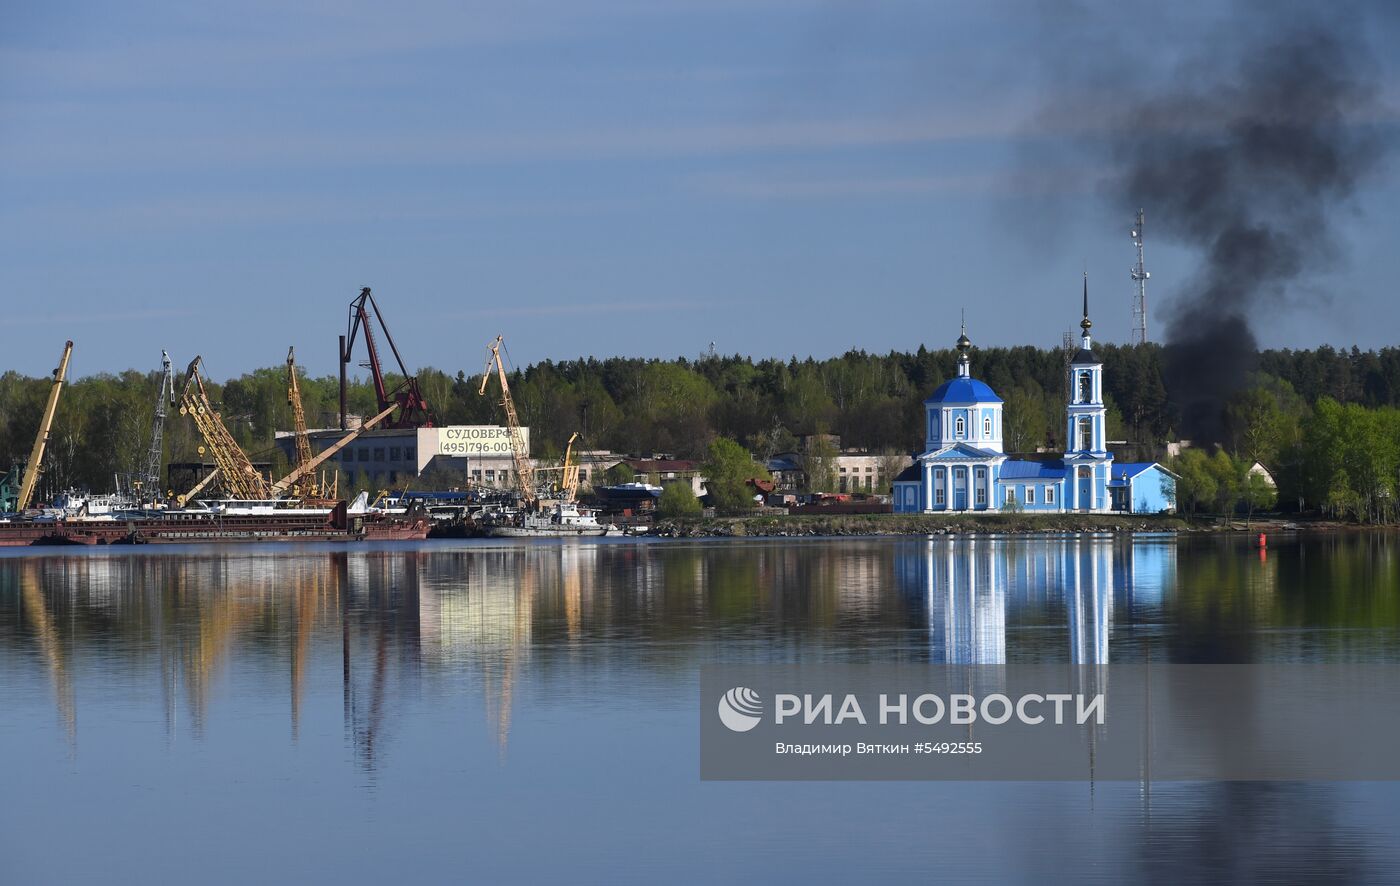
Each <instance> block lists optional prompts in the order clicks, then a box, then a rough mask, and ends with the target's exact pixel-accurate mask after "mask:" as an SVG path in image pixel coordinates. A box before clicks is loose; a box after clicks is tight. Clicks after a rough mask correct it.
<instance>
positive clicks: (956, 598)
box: [895, 536, 1176, 665]
mask: <svg viewBox="0 0 1400 886" xmlns="http://www.w3.org/2000/svg"><path fill="white" fill-rule="evenodd" d="M919 544H920V545H921V549H919V548H916V549H911V548H909V547H905V548H901V549H900V550H899V551H897V552H896V554H895V558H896V561H897V562H896V574H897V576H898V578H899V582H900V585H901V587H902V588H903V589H904V590H905V591H906V593H908V594H909V595H911V596H917V597H918V598H921V599H922V600H923V601H924V605H925V606H926V611H927V617H928V627H929V658H930V660H931V661H936V662H944V663H947V664H1003V663H1005V662H1006V661H1007V648H1006V634H1007V621H1008V618H1011V619H1012V620H1016V619H1017V618H1018V617H1019V616H1020V615H1021V614H1022V613H1030V614H1032V617H1037V616H1038V617H1043V616H1044V615H1045V614H1048V613H1054V612H1056V611H1062V617H1061V618H1062V621H1061V619H1060V618H1057V619H1055V620H1056V621H1061V623H1062V624H1063V625H1064V626H1065V628H1066V629H1067V633H1068V655H1067V660H1068V661H1070V662H1073V663H1075V664H1099V665H1106V664H1108V662H1109V640H1110V638H1111V636H1112V633H1113V625H1114V618H1113V613H1114V608H1115V607H1121V608H1124V609H1126V610H1127V611H1129V612H1131V611H1132V610H1133V607H1134V606H1135V605H1138V606H1141V605H1142V604H1143V603H1144V602H1147V603H1149V604H1151V605H1156V604H1159V603H1160V600H1161V589H1162V588H1163V587H1164V586H1166V585H1168V584H1170V582H1171V581H1172V576H1173V574H1174V572H1175V563H1176V546H1175V544H1174V543H1163V542H1161V541H1146V540H1144V541H1138V542H1134V541H1131V540H1128V541H1123V540H1115V539H1113V538H1091V537H1082V536H1081V537H1073V538H1066V539H1055V540H1044V541H1035V542H1026V541H1024V540H1019V539H995V538H993V539H976V538H972V539H957V538H949V537H939V538H931V539H928V540H927V541H924V542H922V543H919ZM1035 652H1036V654H1035V655H1034V656H1022V657H1037V658H1044V657H1051V658H1055V657H1058V656H1046V655H1044V652H1045V650H1043V649H1036V650H1035Z"/></svg>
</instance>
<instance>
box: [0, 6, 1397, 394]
mask: <svg viewBox="0 0 1400 886" xmlns="http://www.w3.org/2000/svg"><path fill="white" fill-rule="evenodd" d="M1218 9H1219V6H1218V4H1214V3H1202V4H1199V5H1193V4H1190V3H1186V4H1152V3H1141V2H1129V3H1104V4H1093V3H1081V4H1071V3H1064V4H1054V5H1050V4H1045V5H1041V4H1035V3H1030V2H1009V0H1008V2H988V3H965V2H928V0H918V2H870V3H855V2H846V3H840V2H799V0H676V2H665V0H598V2H587V3H585V2H578V0H573V2H569V0H514V2H500V3H475V2H460V0H459V2H445V0H444V2H435V0H426V2H414V0H407V2H399V3H393V4H388V3H383V2H373V3H371V2H365V0H343V2H331V0H324V2H311V0H308V2H299V0H276V2H248V3H227V4H191V3H155V2H143V0H129V2H124V3H120V4H114V3H104V2H95V0H91V2H62V0H58V2H53V3H44V4H21V3H12V4H5V5H3V6H2V7H0V287H3V289H4V291H5V293H6V303H7V308H8V309H7V310H6V312H5V314H6V317H5V319H6V321H7V323H8V325H9V326H10V330H9V332H10V334H9V335H7V336H6V341H7V348H6V354H5V359H4V361H3V364H0V368H3V369H15V370H18V371H20V372H23V373H25V374H30V375H39V374H45V373H47V372H48V371H49V370H50V369H51V368H52V367H53V365H54V364H55V363H56V362H57V359H58V356H59V354H60V352H61V350H62V345H63V341H64V339H67V338H71V339H73V340H74V342H75V349H74V355H73V363H72V370H73V372H74V373H75V374H76V375H88V374H92V373H97V372H118V371H121V370H124V369H127V368H137V369H141V370H151V369H155V368H156V367H157V366H158V365H159V361H160V351H161V349H163V348H164V349H167V350H169V351H170V352H171V355H172V357H173V358H174V359H175V361H176V362H177V364H180V365H183V363H185V362H187V361H188V360H189V359H190V358H191V357H193V356H194V355H195V354H196V353H198V354H201V355H202V356H203V357H204V360H205V364H206V367H207V371H208V373H209V374H210V375H211V376H212V377H214V378H225V377H230V376H234V375H238V374H240V373H243V372H246V371H248V370H251V369H253V368H255V367H259V366H275V365H279V364H280V363H281V361H282V360H283V359H284V358H285V354H286V348H287V346H288V345H294V346H295V347H296V349H297V354H298V358H299V360H300V362H301V363H302V364H303V365H304V366H306V367H307V369H308V370H309V371H310V372H311V373H313V374H316V375H323V374H331V373H334V372H335V371H336V336H337V335H339V334H341V333H342V332H344V331H345V324H346V309H347V306H348V304H349V302H350V301H351V300H352V299H353V298H354V297H355V296H356V295H357V294H358V292H359V290H360V288H361V287H363V286H370V287H372V288H373V291H374V293H375V296H376V298H377V299H378V300H379V303H380V305H381V307H382V308H383V309H384V311H385V314H386V318H387V320H388V322H389V325H390V329H391V331H392V332H393V334H394V337H395V339H396V340H397V342H398V344H399V347H400V351H401V352H402V353H403V354H404V356H405V359H406V360H407V362H408V363H409V365H410V368H411V369H413V368H418V367H422V366H435V367H438V368H441V369H446V370H449V371H455V370H457V369H465V370H467V371H468V372H469V373H470V372H474V371H478V370H479V368H480V366H481V365H482V364H483V360H484V357H485V353H486V351H485V345H486V343H487V342H488V341H489V340H491V339H492V338H494V337H495V335H496V334H498V333H501V334H504V335H505V337H506V341H507V346H508V349H509V351H510V354H511V358H512V360H513V361H514V362H515V363H516V364H519V365H525V364H527V363H530V362H534V361H538V360H541V359H546V358H554V359H569V358H574V357H579V356H590V355H591V356H599V357H606V356H612V355H625V356H657V357H665V358H670V357H676V356H696V355H699V354H701V353H703V352H705V351H706V350H707V349H708V348H709V347H710V343H711V342H713V343H714V347H715V349H716V350H717V351H719V352H721V353H727V354H733V353H740V354H746V355H752V356H754V357H767V356H777V357H784V358H786V357H789V356H792V355H796V356H799V357H805V356H808V355H812V356H816V357H824V356H830V355H835V354H840V353H842V352H844V351H846V350H848V349H851V348H861V349H865V350H867V351H874V352H885V351H889V350H891V349H898V350H912V349H915V348H917V347H918V346H919V345H920V344H924V345H927V346H929V347H932V348H939V347H947V346H950V345H951V343H952V341H953V340H954V339H955V338H956V337H957V335H958V328H957V327H958V318H959V316H960V313H961V312H963V311H965V312H966V318H967V326H968V334H969V336H970V337H971V338H972V339H973V340H974V341H975V342H976V343H977V344H979V345H1015V344H1032V345H1039V346H1055V345H1058V343H1059V340H1060V336H1061V334H1062V333H1063V332H1064V331H1067V330H1071V329H1074V328H1075V327H1076V326H1077V321H1078V308H1079V293H1080V287H1081V280H1082V274H1083V273H1084V272H1085V271H1086V270H1087V272H1088V274H1089V286H1090V294H1091V300H1092V308H1093V314H1094V322H1095V327H1094V329H1095V333H1096V334H1097V335H1098V336H1099V337H1100V338H1101V339H1106V340H1110V341H1127V340H1128V338H1129V334H1130V328H1131V320H1132V316H1131V296H1132V294H1133V283H1132V281H1131V280H1130V279H1129V269H1130V267H1131V265H1132V263H1133V261H1134V258H1135V256H1134V250H1133V245H1132V241H1131V239H1130V237H1129V230H1130V227H1131V225H1132V218H1131V216H1130V215H1129V214H1127V213H1125V212H1124V211H1123V205H1125V201H1124V199H1122V195H1106V194H1104V193H1103V185H1102V183H1103V181H1105V180H1106V179H1107V178H1111V175H1110V173H1111V170H1106V169H1103V168H1102V164H1103V163H1104V162H1105V161H1103V160H1102V159H1101V158H1098V157H1096V156H1094V155H1092V154H1090V153H1085V152H1082V151H1076V150H1075V149H1074V148H1073V146H1074V145H1075V144H1077V143H1078V142H1079V141H1080V140H1082V139H1083V137H1084V135H1085V133H1086V132H1092V131H1093V128H1094V127H1095V126H1099V125H1105V124H1104V123H1103V121H1104V120H1106V119H1107V118H1109V117H1111V116H1112V114H1111V111H1112V109H1113V106H1114V103H1115V101H1116V97H1115V88H1116V84H1115V83H1114V82H1112V79H1111V78H1106V79H1105V81H1104V82H1102V83H1097V84H1088V85H1087V86H1086V85H1085V84H1083V83H1080V84H1079V87H1080V88H1084V89H1086V92H1085V94H1084V95H1082V96H1080V97H1079V99H1080V100H1079V101H1078V102H1077V106H1078V107H1081V108H1082V109H1083V113H1080V114H1075V115H1070V116H1068V117H1065V116H1061V117H1054V116H1052V115H1047V113H1046V111H1045V109H1046V108H1047V106H1048V105H1047V93H1048V92H1049V91H1050V89H1049V87H1048V86H1047V81H1048V78H1049V77H1050V76H1051V75H1050V74H1049V73H1048V72H1051V71H1053V70H1054V68H1055V65H1056V62H1057V60H1059V59H1063V58H1066V57H1069V58H1073V57H1074V56H1075V55H1076V54H1077V53H1097V52H1112V53H1114V54H1115V55H1116V54H1119V53H1121V54H1122V55H1123V57H1124V58H1125V59H1127V60H1128V63H1127V64H1125V65H1124V66H1123V70H1122V77H1123V78H1124V81H1125V82H1130V81H1132V80H1133V79H1134V78H1139V77H1154V76H1163V74H1162V73H1161V72H1162V71H1164V70H1169V69H1170V64H1169V63H1170V61H1171V60H1172V59H1174V58H1176V57H1178V56H1179V55H1180V54H1181V53H1183V52H1185V51H1187V50H1188V49H1189V48H1191V47H1193V46H1196V45H1198V44H1199V42H1200V39H1201V35H1202V34H1204V33H1208V32H1209V31H1210V29H1211V28H1212V27H1214V26H1217V25H1218V21H1216V19H1217V18H1218ZM1338 14H1347V13H1345V12H1339V13H1338ZM1076 21H1087V22H1092V25H1093V28H1092V30H1093V33H1094V34H1096V35H1105V34H1107V35H1112V36H1111V37H1110V38H1109V39H1112V40H1115V41H1117V40H1119V38H1120V37H1121V41H1120V42H1119V43H1118V44H1117V45H1105V44H1103V43H1101V42H1099V41H1100V40H1102V39H1103V38H1102V37H1101V36H1099V37H1095V38H1093V39H1088V38H1086V39H1085V40H1083V41H1080V40H1079V39H1077V37H1076V27H1075V25H1074V23H1075V22H1076ZM1394 24H1395V22H1394V21H1393V20H1390V19H1389V17H1387V20H1385V21H1380V22H1368V23H1367V25H1366V26H1367V28H1368V29H1373V31H1374V34H1375V36H1376V39H1377V40H1378V42H1380V43H1382V44H1385V43H1389V42H1391V41H1390V39H1389V36H1387V35H1388V34H1389V32H1388V31H1387V30H1386V29H1392V30H1393V25H1394ZM1390 36H1393V35H1390ZM1138 54H1140V56H1141V57H1138ZM1381 55H1382V67H1381V69H1380V70H1379V71H1378V74H1377V76H1378V88H1379V89H1380V90H1381V92H1382V94H1383V95H1384V96H1386V98H1387V101H1388V102H1389V98H1390V97H1391V96H1394V95H1396V94H1397V93H1400V90H1397V89H1396V78H1397V72H1396V70H1395V67H1394V63H1392V62H1391V61H1390V60H1389V59H1388V58H1385V53H1382V54H1381ZM1389 106H1390V107H1394V106H1395V103H1394V102H1389ZM1099 110H1102V111H1103V113H1102V115H1100V114H1099V113H1097V112H1098V111H1099ZM1371 122H1372V123H1374V124H1377V125H1382V126H1393V125H1394V120H1393V119H1391V118H1387V119H1384V120H1381V121H1371ZM1041 158H1043V163H1042V162H1041ZM1397 197H1400V188H1397V179H1396V170H1395V167H1394V165H1393V164H1390V163H1387V164H1383V165H1382V167H1381V168H1380V169H1379V170H1378V171H1377V172H1376V173H1374V174H1373V175H1371V176H1370V177H1369V178H1368V180H1367V181H1366V182H1365V183H1364V186H1363V188H1362V190H1361V194H1360V196H1359V198H1358V199H1356V200H1354V201H1352V202H1351V203H1349V204H1347V205H1345V206H1343V207H1339V208H1338V210H1337V220H1336V226H1337V239H1338V245H1339V249H1338V251H1337V255H1336V257H1335V259H1334V261H1333V262H1332V264H1331V265H1330V266H1329V267H1327V268H1324V269H1321V270H1320V271H1319V272H1317V273H1315V274H1311V275H1308V276H1307V278H1306V279H1305V280H1303V281H1300V283H1299V284H1298V285H1297V286H1296V287H1295V288H1294V291H1293V292H1291V293H1290V295H1291V296H1292V298H1290V299H1289V300H1288V302H1287V304H1286V306H1284V307H1281V308H1279V309H1277V310H1271V311H1270V312H1269V313H1268V316H1263V317H1259V318H1257V330H1258V335H1259V339H1260V341H1261V344H1262V345H1264V346H1267V347H1313V346H1316V345H1319V344H1323V343H1330V344H1333V345H1337V346H1347V347H1349V346H1351V345H1353V344H1356V345H1360V346H1361V347H1363V348H1374V347H1381V346H1385V345H1390V344H1395V343H1396V338H1395V331H1394V330H1395V328H1396V324H1395V323H1394V322H1393V321H1394V319H1395V316H1396V308H1395V307H1394V303H1395V291H1394V281H1395V280H1397V279H1400V255H1397V250H1396V249H1395V244H1396V243H1397V234H1400V219H1398V218H1397V215H1396V212H1395V210H1394V207H1395V206H1396V205H1400V204H1397ZM1128 202H1130V201H1128ZM1144 208H1145V209H1146V211H1147V220H1148V221H1147V227H1146V239H1147V245H1146V249H1147V266H1148V269H1149V271H1150V272H1151V273H1152V279H1151V282H1150V283H1149V309H1150V319H1149V336H1151V337H1156V336H1155V335H1154V333H1155V332H1156V330H1158V329H1160V328H1162V327H1163V326H1164V323H1163V320H1164V318H1165V317H1167V316H1169V312H1170V310H1171V304H1172V299H1173V296H1174V293H1176V292H1177V291H1178V290H1179V289H1180V287H1181V286H1183V285H1185V284H1186V282H1187V281H1188V279H1189V278H1190V276H1191V274H1192V270H1193V268H1194V267H1195V261H1196V256H1195V255H1194V253H1193V252H1192V251H1191V250H1190V249H1189V248H1186V247H1185V246H1183V245H1180V244H1176V243H1170V242H1165V241H1154V240H1153V234H1152V231H1153V229H1152V218H1153V215H1152V207H1150V206H1148V207H1144Z"/></svg>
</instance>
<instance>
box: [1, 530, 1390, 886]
mask: <svg viewBox="0 0 1400 886" xmlns="http://www.w3.org/2000/svg"><path fill="white" fill-rule="evenodd" d="M1144 659H1151V660H1153V661H1168V662H1193V663H1227V662H1228V663H1235V662H1267V661H1318V662H1342V661H1346V662H1355V661H1362V662H1386V663H1390V662H1396V661H1397V660H1400V539H1397V537H1396V536H1394V535H1391V534H1381V533H1375V534H1367V533H1357V534H1346V535H1327V536H1311V537H1308V536H1298V537H1276V538H1274V539H1272V540H1271V542H1270V545H1269V548H1268V550H1267V551H1266V552H1261V551H1259V550H1258V549H1257V548H1256V547H1255V545H1254V544H1253V540H1252V539H1247V538H1225V537H1219V538H1216V537H1193V538H1183V539H1176V538H1174V537H1170V536H1167V537H1161V536H1157V537H1154V536H1139V537H1135V538H1131V539H1130V538H1125V537H1110V536H1103V537H1091V536H1071V537H1063V538H1043V537H1008V538H987V537H983V538H980V539H975V540H974V539H970V538H957V539H951V538H947V537H940V538H935V539H878V540H870V539H863V540H855V539H851V540H846V539H843V540H803V541H794V540H790V539H773V540H762V539H758V540H744V541H729V540H725V541H704V542H689V541H641V542H637V541H631V540H618V541H616V542H613V541H611V540H610V541H605V542H601V543H596V544H579V543H561V544H553V543H531V542H522V543H512V544H507V543H501V542H492V541H459V542H427V543H415V544H405V545H394V544H386V545H380V546H372V547H344V546H339V547H337V546H331V545H325V546H305V547H286V546H267V547H263V546H259V547H225V548H216V547H195V546H191V547H168V548H148V549H127V550H118V549H103V550H59V549H48V550H47V551H42V552H35V551H31V550H24V551H11V552H8V553H7V554H6V555H0V754H3V760H4V764H3V767H0V797H2V798H3V802H0V883H6V884H9V883H17V884H21V883H22V884H27V883H74V882H102V883H112V882H141V883H250V882H296V883H321V882H325V883H339V884H347V883H360V882H452V883H458V882H541V881H551V882H609V883H655V882H682V883H684V882H744V881H754V882H767V881H779V882H789V881H805V882H906V881H908V880H910V879H913V878H919V879H925V880H927V879H932V880H938V881H946V882H989V883H1046V882H1079V883H1084V882H1102V883H1120V882H1130V881H1137V882H1149V883H1157V882H1160V883H1173V884H1175V883H1183V882H1231V883H1234V882H1266V883H1271V882H1278V883H1298V882H1318V883H1322V882H1395V881H1396V880H1397V877H1400V850H1398V849H1397V847H1400V784H1391V783H1348V784H1332V785H1296V784H1282V785H1280V784H1274V785H1267V784H1247V783H1222V784H1213V785H1203V784H1141V783H1125V782H1109V783H1089V782H1084V783H995V782H994V783H944V782H933V783H929V782H919V783H786V782H757V783H742V782H702V781H701V780H700V778H699V763H698V759H699V751H698V744H699V725H698V724H699V721H698V714H697V691H698V673H699V668H700V666H701V665H702V664H704V663H712V662H751V661H763V662H804V663H805V662H822V661H855V662H866V661H869V662H887V661H899V662H935V663H938V662H948V663H981V662H1001V661H1008V662H1015V661H1078V662H1105V661H1107V662H1114V663H1116V662H1140V661H1143V660H1144Z"/></svg>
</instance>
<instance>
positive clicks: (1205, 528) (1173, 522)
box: [647, 514, 1381, 538]
mask: <svg viewBox="0 0 1400 886" xmlns="http://www.w3.org/2000/svg"><path fill="white" fill-rule="evenodd" d="M1351 528H1353V527H1351V526H1349V525H1348V524H1343V523H1335V522H1321V521H1308V520H1304V521H1298V520H1283V519H1280V518H1277V517H1273V518H1271V517H1263V518H1257V519H1254V520H1252V521H1250V523H1249V524H1248V526H1246V524H1245V522H1244V521H1242V520H1241V521H1234V522H1229V523H1223V522H1202V521H1198V522H1194V523H1193V522H1190V521H1188V520H1187V519H1186V518H1184V517H1181V516H1177V515H1175V514H1168V515H1142V514H1137V515H1118V514H1043V515H1040V514H1031V515H1027V514H957V515H951V516H945V515H941V514H939V515H933V514H832V515H829V516H828V515H820V514H803V515H789V516H752V517H710V518H699V519H692V520H658V521H657V523H656V525H655V527H654V528H653V530H652V531H651V532H650V533H647V534H648V535H650V536H652V537H655V538H746V537H760V536H761V537H777V538H783V537H790V538H840V537H846V536H905V535H909V536H913V535H960V534H964V533H967V534H972V533H979V534H980V533H988V534H990V533H996V534H1002V535H1035V534H1041V533H1061V532H1112V533H1136V532H1171V533H1251V534H1252V533H1256V532H1265V533H1272V532H1281V531H1290V532H1291V531H1299V530H1312V531H1329V532H1338V531H1346V530H1348V529H1351ZM1355 528H1371V529H1375V528H1381V527H1355Z"/></svg>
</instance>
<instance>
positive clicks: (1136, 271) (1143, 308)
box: [1132, 209, 1152, 345]
mask: <svg viewBox="0 0 1400 886" xmlns="http://www.w3.org/2000/svg"><path fill="white" fill-rule="evenodd" d="M1133 245H1134V246H1136V247H1137V264H1136V265H1134V266H1133V270H1132V277H1133V282H1134V283H1136V284H1137V293H1136V294H1135V295H1134V296H1133V344H1138V345H1141V344H1146V343H1147V278H1149V277H1151V276H1152V275H1151V274H1149V273H1147V268H1146V267H1144V266H1143V263H1142V210H1141V209H1139V210H1138V212H1137V224H1135V225H1133Z"/></svg>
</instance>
